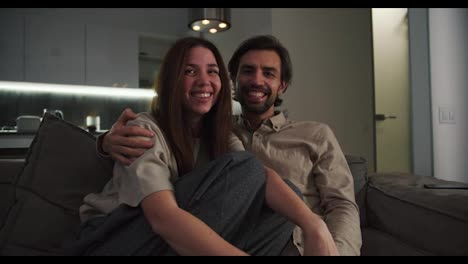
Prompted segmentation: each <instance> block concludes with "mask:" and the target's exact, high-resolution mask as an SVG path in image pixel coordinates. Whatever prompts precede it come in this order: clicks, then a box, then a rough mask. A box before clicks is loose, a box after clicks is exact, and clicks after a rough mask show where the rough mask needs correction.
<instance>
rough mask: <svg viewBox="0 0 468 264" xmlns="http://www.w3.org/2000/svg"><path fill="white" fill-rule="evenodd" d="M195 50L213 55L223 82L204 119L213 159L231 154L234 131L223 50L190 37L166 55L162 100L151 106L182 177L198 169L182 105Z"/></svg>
mask: <svg viewBox="0 0 468 264" xmlns="http://www.w3.org/2000/svg"><path fill="white" fill-rule="evenodd" d="M194 47H204V48H207V49H209V50H210V51H211V52H213V54H214V57H215V59H216V62H217V63H218V67H219V77H220V79H221V90H220V92H219V95H218V100H217V102H216V103H215V104H214V105H213V107H212V108H211V110H210V111H209V112H208V113H207V114H205V115H204V116H203V118H202V122H203V123H202V124H203V126H202V133H201V135H202V136H201V139H202V141H201V142H204V143H205V144H208V146H207V149H208V151H209V155H210V158H211V159H214V158H217V157H219V156H221V155H222V154H224V153H227V152H228V138H229V133H230V132H231V130H232V122H231V120H232V117H231V115H232V105H231V89H230V83H229V79H228V74H227V70H226V66H225V65H224V62H223V58H222V56H221V54H220V52H219V50H218V49H217V48H216V46H215V45H214V44H213V43H211V42H209V41H208V40H205V39H202V38H196V37H186V38H182V39H180V40H178V41H177V42H176V43H174V45H172V47H171V48H170V49H169V51H168V52H167V53H166V56H165V57H164V60H163V62H162V64H161V67H160V69H159V73H158V78H157V79H156V82H155V90H156V92H157V93H158V96H157V97H155V98H154V99H153V101H152V102H151V111H152V114H153V115H154V117H155V118H156V120H157V121H158V125H159V126H160V128H161V129H162V130H163V132H164V133H165V135H166V139H167V140H168V141H169V145H170V147H171V149H172V151H173V152H174V155H175V158H176V161H177V166H178V170H179V175H181V176H182V175H184V174H185V173H187V172H189V171H191V170H193V168H194V166H195V160H194V149H193V137H192V132H191V128H190V127H188V126H187V124H189V122H187V120H186V117H185V115H184V108H183V105H182V99H183V96H184V95H183V90H184V89H183V78H184V70H185V63H186V59H187V57H188V55H189V52H190V50H191V49H192V48H194Z"/></svg>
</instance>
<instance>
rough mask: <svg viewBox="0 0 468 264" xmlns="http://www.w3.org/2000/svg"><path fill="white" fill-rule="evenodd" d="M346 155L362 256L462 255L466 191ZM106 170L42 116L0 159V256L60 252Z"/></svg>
mask: <svg viewBox="0 0 468 264" xmlns="http://www.w3.org/2000/svg"><path fill="white" fill-rule="evenodd" d="M347 160H348V164H349V166H350V169H351V172H352V174H353V177H354V179H355V190H356V200H357V202H358V205H359V207H360V213H361V216H360V217H361V228H362V236H363V246H362V250H361V252H362V255H468V206H467V205H468V190H428V189H424V188H423V187H422V186H423V184H425V183H444V182H445V181H441V180H437V179H434V178H431V177H421V176H415V175H407V174H397V173H393V174H374V175H367V164H366V161H365V160H364V159H363V158H360V157H356V156H351V155H349V156H347ZM111 168H112V164H111V163H110V162H109V161H108V160H102V159H100V158H98V157H97V156H96V155H95V138H94V137H93V136H92V135H90V134H88V133H87V132H85V131H84V130H82V129H80V128H78V127H76V126H74V125H72V124H69V123H67V122H65V121H63V120H61V119H58V118H56V117H54V116H51V115H46V116H45V117H44V119H43V122H42V123H41V127H40V128H39V130H38V132H37V135H36V138H35V139H34V141H33V143H32V145H31V147H30V149H29V151H28V153H27V157H26V160H21V159H3V160H1V159H0V172H1V174H0V255H62V254H63V250H62V245H63V243H64V242H66V241H67V240H69V239H73V237H74V235H75V232H76V230H77V228H78V226H79V217H78V213H77V212H78V207H79V206H80V204H81V201H82V198H83V196H84V195H85V194H87V193H89V192H94V191H99V190H100V188H101V187H102V186H103V184H104V183H105V182H106V181H107V180H108V179H109V177H110V176H111V171H112V170H111Z"/></svg>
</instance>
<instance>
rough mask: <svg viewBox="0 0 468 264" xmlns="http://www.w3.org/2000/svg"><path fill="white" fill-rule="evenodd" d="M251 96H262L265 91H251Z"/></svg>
mask: <svg viewBox="0 0 468 264" xmlns="http://www.w3.org/2000/svg"><path fill="white" fill-rule="evenodd" d="M249 95H250V96H255V97H262V96H264V95H265V93H262V92H249Z"/></svg>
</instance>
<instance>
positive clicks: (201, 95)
mask: <svg viewBox="0 0 468 264" xmlns="http://www.w3.org/2000/svg"><path fill="white" fill-rule="evenodd" d="M210 95H211V93H196V94H194V95H193V96H194V97H200V98H206V97H210Z"/></svg>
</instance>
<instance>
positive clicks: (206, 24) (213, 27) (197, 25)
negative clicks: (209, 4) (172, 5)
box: [188, 8, 231, 34]
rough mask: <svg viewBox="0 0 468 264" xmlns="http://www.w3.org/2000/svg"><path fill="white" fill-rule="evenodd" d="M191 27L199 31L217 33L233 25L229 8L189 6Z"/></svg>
mask: <svg viewBox="0 0 468 264" xmlns="http://www.w3.org/2000/svg"><path fill="white" fill-rule="evenodd" d="M188 26H189V27H190V29H192V30H194V31H197V32H210V33H213V34H214V33H217V32H222V31H225V30H228V29H229V28H230V27H231V10H230V9H229V8H189V25H188Z"/></svg>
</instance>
